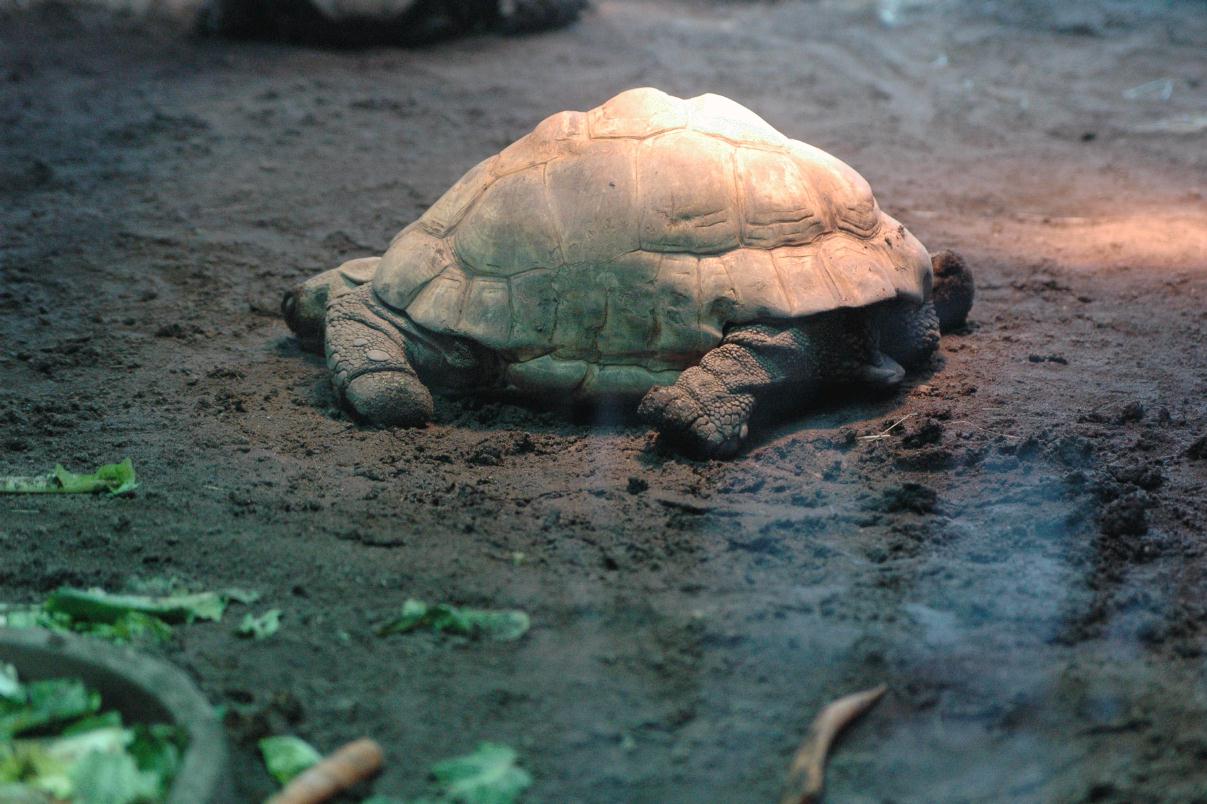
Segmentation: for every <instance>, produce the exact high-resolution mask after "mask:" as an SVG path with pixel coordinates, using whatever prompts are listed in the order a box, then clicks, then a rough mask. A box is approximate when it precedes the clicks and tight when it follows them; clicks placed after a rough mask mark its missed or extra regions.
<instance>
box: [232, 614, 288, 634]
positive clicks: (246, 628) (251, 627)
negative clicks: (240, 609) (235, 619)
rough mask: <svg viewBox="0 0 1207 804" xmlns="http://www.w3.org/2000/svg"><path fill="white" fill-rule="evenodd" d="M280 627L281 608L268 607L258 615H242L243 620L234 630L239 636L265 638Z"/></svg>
mask: <svg viewBox="0 0 1207 804" xmlns="http://www.w3.org/2000/svg"><path fill="white" fill-rule="evenodd" d="M280 628H281V610H280V609H269V610H268V611H266V612H264V613H263V614H261V615H260V616H259V617H253V616H252V615H251V614H250V613H248V614H245V615H243V622H242V623H240V624H239V630H238V631H236V632H235V633H237V634H238V635H239V636H241V637H247V638H249V639H267V638H268V637H270V636H272V635H273V634H275V633H276V632H277V631H278V630H280Z"/></svg>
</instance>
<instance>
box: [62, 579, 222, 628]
mask: <svg viewBox="0 0 1207 804" xmlns="http://www.w3.org/2000/svg"><path fill="white" fill-rule="evenodd" d="M45 608H46V610H47V611H49V612H52V613H56V612H57V613H62V614H66V615H67V616H68V617H71V618H72V619H73V620H86V621H88V622H92V623H110V624H116V623H117V622H118V621H119V620H120V619H121V618H122V617H124V616H126V615H128V614H130V613H131V612H136V613H139V614H145V615H150V616H152V617H156V618H158V619H160V620H163V621H164V622H168V623H178V622H186V623H191V622H193V621H194V620H213V621H214V622H218V621H220V620H221V619H222V614H223V612H224V611H226V598H225V597H223V596H222V595H221V594H219V593H218V592H197V593H195V594H189V595H167V596H164V597H151V596H149V595H119V594H113V593H111V592H106V591H104V590H103V589H87V590H85V589H72V588H70V587H63V588H61V589H59V590H57V591H55V592H54V593H52V594H51V596H50V597H49V598H48V599H47V600H46V604H45Z"/></svg>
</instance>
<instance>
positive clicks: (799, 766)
mask: <svg viewBox="0 0 1207 804" xmlns="http://www.w3.org/2000/svg"><path fill="white" fill-rule="evenodd" d="M887 690H888V687H886V686H885V685H883V684H881V685H880V686H878V687H873V688H872V689H870V690H864V691H863V692H856V693H853V694H851V695H847V696H845V697H842V698H839V699H838V700H837V701H834V702H833V703H831V704H829V705H827V706H826V707H825V708H824V709H822V710H821V712H820V713H819V714H818V715H817V717H816V719H814V721H813V723H812V725H810V726H809V734H808V735H807V736H806V737H805V741H804V742H803V743H802V744H801V747H800V748H799V749H798V750H797V752H796V756H794V757H793V758H792V765H791V767H789V768H788V780H787V782H785V783H784V792H783V794H782V795H781V796H780V804H816V802H818V801H820V800H821V791H822V787H823V786H824V782H825V772H826V757H827V756H828V755H829V753H830V745H831V744H832V743H833V742H834V738H835V737H837V736H838V734H839V732H841V731H842V730H843V729H845V728H846V727H847V726H848V725H849V724H850V723H851V722H852V721H854V720H855V719H856V718H858V717H859V716H860V715H862V714H863V713H864V712H866V711H868V710H869V709H871V708H872V707H873V706H874V705H875V704H876V702H877V701H879V700H880V698H881V697H882V696H883V695H884V693H885V692H886V691H887Z"/></svg>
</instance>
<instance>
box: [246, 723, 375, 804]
mask: <svg viewBox="0 0 1207 804" xmlns="http://www.w3.org/2000/svg"><path fill="white" fill-rule="evenodd" d="M381 757H382V754H381V746H380V745H378V744H377V743H376V742H375V741H373V740H370V739H368V738H367V737H364V738H361V739H359V740H354V741H352V742H350V743H348V744H347V745H345V746H344V747H343V748H340V749H339V750H338V751H336V752H335V753H333V754H330V755H329V756H327V757H324V758H323V760H322V762H319V763H318V764H317V765H314V766H313V767H311V768H309V769H308V770H305V771H302V772H301V773H300V774H298V775H297V776H295V777H294V778H293V780H292V781H290V782H289V784H288V785H286V786H285V789H284V790H282V791H281V792H280V793H277V794H276V795H275V796H273V797H272V798H270V799H269V800H268V804H322V802H324V801H327V800H329V799H331V798H332V797H334V796H335V795H337V794H338V793H341V792H343V791H344V790H347V789H348V788H349V787H352V786H353V785H355V784H357V783H358V782H361V781H364V780H365V779H368V778H369V777H370V776H372V775H373V774H375V773H377V771H378V769H379V768H381Z"/></svg>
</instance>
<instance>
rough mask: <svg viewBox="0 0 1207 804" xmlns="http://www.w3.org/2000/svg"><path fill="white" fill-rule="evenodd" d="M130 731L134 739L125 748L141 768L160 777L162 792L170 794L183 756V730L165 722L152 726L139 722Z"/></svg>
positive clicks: (162, 793)
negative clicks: (169, 788)
mask: <svg viewBox="0 0 1207 804" xmlns="http://www.w3.org/2000/svg"><path fill="white" fill-rule="evenodd" d="M131 731H132V732H133V734H134V739H133V740H132V741H131V742H130V746H129V748H127V749H126V750H127V751H128V752H129V754H130V756H131V757H133V758H134V762H135V764H137V765H138V769H139V770H141V771H146V772H148V773H151V774H154V776H155V778H156V779H158V780H159V787H160V790H159V793H160V795H167V792H168V787H169V786H170V784H171V781H172V779H174V778H175V777H176V772H177V771H178V770H180V763H181V762H182V761H183V758H184V749H185V742H186V741H185V737H184V732H183V731H181V730H180V729H178V728H176V727H175V726H168V725H165V724H162V723H156V724H152V725H150V726H147V725H144V724H141V723H140V724H138V725H136V726H135V727H134V728H133V729H131Z"/></svg>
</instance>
